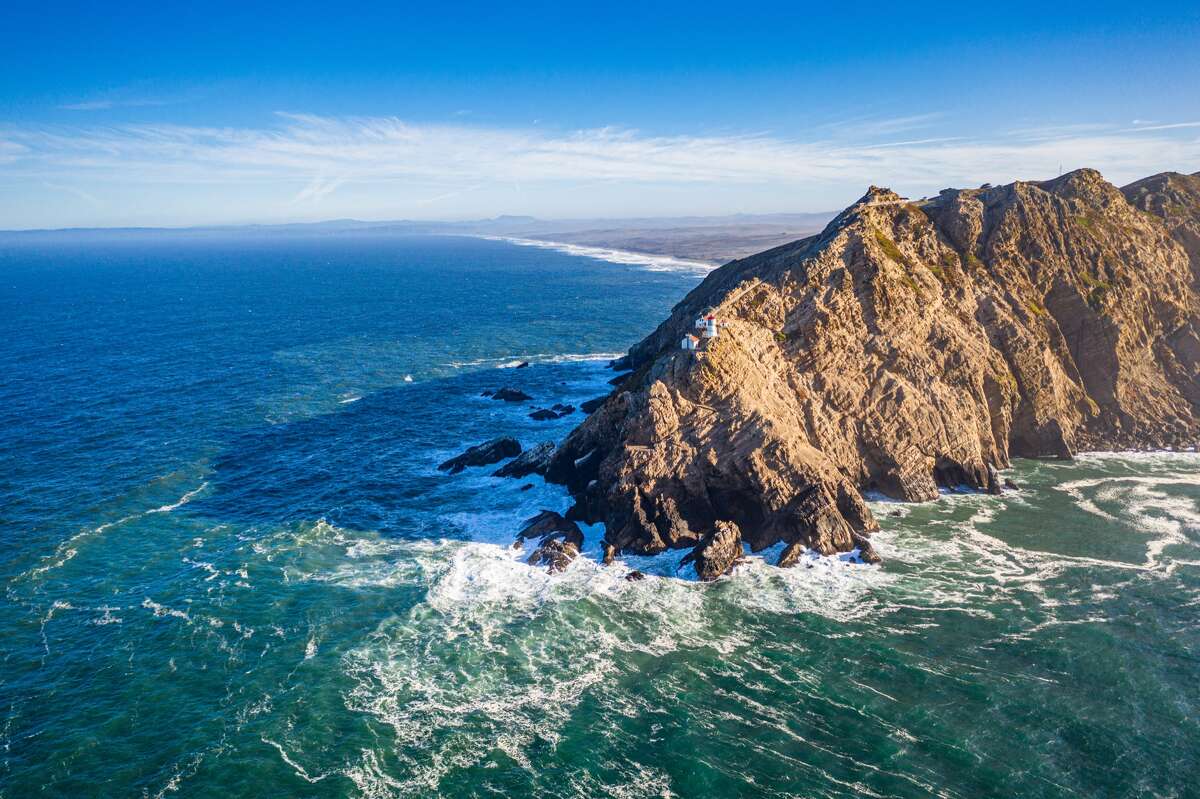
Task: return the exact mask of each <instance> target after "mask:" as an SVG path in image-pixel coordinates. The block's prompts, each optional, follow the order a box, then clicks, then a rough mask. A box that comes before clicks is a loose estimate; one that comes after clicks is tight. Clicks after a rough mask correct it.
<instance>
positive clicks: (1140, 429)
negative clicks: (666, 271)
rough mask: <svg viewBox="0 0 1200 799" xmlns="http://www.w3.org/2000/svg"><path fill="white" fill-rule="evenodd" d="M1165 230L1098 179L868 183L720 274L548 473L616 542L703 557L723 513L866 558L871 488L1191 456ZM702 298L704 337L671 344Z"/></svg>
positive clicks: (1194, 341)
mask: <svg viewBox="0 0 1200 799" xmlns="http://www.w3.org/2000/svg"><path fill="white" fill-rule="evenodd" d="M1135 185H1136V184H1135ZM1126 191H1127V193H1128V188H1127V190H1126ZM1151 206H1153V204H1151ZM1198 214H1200V210H1198ZM1173 235H1175V236H1176V237H1175V238H1173ZM1177 239H1178V234H1177V233H1176V234H1173V233H1172V230H1170V229H1168V225H1167V224H1166V223H1164V221H1163V217H1162V216H1161V215H1156V214H1155V212H1154V209H1153V207H1150V209H1149V210H1148V211H1141V210H1138V209H1137V208H1134V207H1133V206H1132V205H1131V204H1130V202H1129V201H1128V200H1127V199H1126V197H1125V196H1124V195H1123V194H1122V193H1121V191H1118V190H1117V189H1116V188H1115V187H1113V186H1112V185H1110V184H1108V183H1107V182H1105V181H1104V180H1103V179H1102V178H1101V176H1100V175H1099V174H1098V173H1096V172H1094V171H1091V170H1080V171H1078V172H1073V173H1070V174H1067V175H1063V176H1062V177H1060V178H1057V179H1055V180H1052V181H1045V182H1041V183H1032V182H1030V183H1026V182H1019V183H1014V184H1011V185H1008V186H999V187H994V188H985V189H974V190H963V191H958V190H947V191H945V192H942V194H941V195H939V196H938V197H936V198H933V199H931V200H926V201H922V202H919V203H911V202H907V201H905V200H902V199H901V198H899V197H897V196H896V195H895V194H893V193H892V192H890V191H887V190H886V189H875V188H873V189H872V190H871V191H870V192H868V194H867V195H866V196H865V197H863V198H862V200H860V201H859V202H858V203H856V204H855V205H854V206H852V207H850V208H849V209H847V210H846V211H845V212H843V213H842V214H841V215H839V216H838V217H837V218H836V219H835V220H834V221H833V222H831V223H830V225H829V227H828V228H826V230H825V231H824V232H822V233H821V234H820V235H818V236H814V237H812V238H809V239H804V240H802V241H797V242H795V243H793V244H789V245H785V246H783V247H779V248H777V249H774V250H770V251H768V252H765V253H762V254H760V255H757V256H753V257H751V258H746V259H743V260H740V261H734V262H732V263H730V264H727V265H726V266H724V267H722V268H721V269H718V270H716V271H715V272H713V273H712V274H710V275H709V276H708V278H706V279H705V280H704V282H703V283H702V284H701V285H700V286H698V287H697V288H696V289H695V290H694V291H692V292H691V294H689V295H688V297H686V298H685V299H684V300H683V301H682V302H681V303H680V304H679V305H678V306H676V308H675V309H674V311H673V313H672V315H671V317H670V318H669V319H667V320H666V321H665V322H663V324H662V325H660V326H659V328H658V329H657V330H656V331H655V332H654V333H652V334H651V335H650V336H648V337H647V338H646V339H645V340H643V341H642V342H641V343H640V344H638V345H637V346H635V347H634V348H633V349H632V350H630V352H629V355H628V356H627V360H625V361H623V362H622V366H629V367H631V369H632V371H630V372H629V373H627V374H625V375H623V379H622V381H621V382H620V384H619V385H618V386H617V389H616V391H615V392H614V393H613V395H612V396H611V397H610V398H608V399H607V400H605V401H603V402H601V403H598V404H597V405H593V406H587V408H588V409H590V412H591V415H590V416H589V417H588V419H587V420H585V421H584V423H583V424H581V425H580V426H579V427H578V428H576V430H575V431H574V432H573V433H571V435H570V436H569V437H568V438H567V440H566V441H565V442H564V443H563V444H562V446H561V447H560V448H559V449H558V451H557V452H556V454H555V456H554V458H553V459H552V461H551V463H550V467H549V469H548V471H547V479H549V480H551V481H553V482H559V483H563V484H565V485H566V486H567V487H568V489H569V490H570V491H571V493H572V494H573V495H574V497H575V505H574V506H573V507H572V508H571V509H570V511H568V513H567V516H568V517H569V518H572V519H576V520H579V521H583V522H587V523H599V522H602V523H604V525H605V528H606V533H605V540H606V543H607V544H608V547H607V548H606V551H607V549H609V548H611V551H612V552H613V553H616V552H619V551H622V550H625V551H630V552H635V553H647V554H649V553H656V552H661V551H663V550H665V549H668V548H682V547H694V546H696V545H697V544H698V543H700V542H701V541H702V540H706V537H707V536H709V535H710V534H711V533H712V531H714V530H715V529H716V525H717V522H718V521H722V520H724V521H728V522H731V523H733V524H734V525H736V527H737V528H738V529H739V530H740V535H741V538H742V539H744V540H745V541H746V543H747V544H749V545H750V547H751V548H752V549H753V550H756V551H757V550H760V549H762V548H764V547H767V546H771V545H773V544H776V543H779V542H783V543H785V544H787V545H789V547H790V545H795V547H796V548H797V549H795V551H797V552H799V551H803V547H808V548H810V549H813V550H817V551H819V552H821V553H825V554H829V553H833V552H838V551H841V552H846V551H850V550H852V549H854V548H856V547H857V548H859V549H860V551H863V552H864V559H871V558H874V557H875V556H874V552H873V551H872V550H870V548H869V541H868V540H867V536H868V535H869V534H870V532H871V531H872V530H874V529H875V528H876V523H875V520H874V519H873V518H872V515H871V513H870V511H869V509H868V508H867V507H866V505H865V503H864V502H863V499H862V493H863V492H864V491H877V492H880V493H882V494H885V495H887V496H891V497H894V498H897V499H902V500H909V501H924V500H931V499H934V498H936V497H937V492H938V488H939V486H941V487H949V488H954V487H958V486H967V487H971V488H975V489H980V490H985V491H992V492H995V491H999V490H1000V489H1001V484H1000V479H999V476H998V474H997V473H996V470H997V469H998V468H1004V467H1005V466H1007V465H1008V463H1009V458H1010V457H1011V456H1014V455H1020V456H1032V457H1063V458H1067V457H1071V455H1072V453H1074V452H1076V451H1080V450H1098V449H1126V448H1145V447H1181V446H1194V445H1196V444H1197V442H1198V441H1200V421H1198V414H1200V338H1198V337H1197V333H1196V331H1197V329H1198V327H1200V322H1198V321H1197V320H1198V316H1200V304H1198V301H1197V293H1196V287H1195V285H1194V275H1193V273H1192V265H1191V262H1190V260H1189V256H1188V252H1187V251H1185V248H1184V246H1182V245H1181V244H1180V241H1179V240H1177ZM709 309H711V310H712V312H713V313H714V314H715V315H716V316H717V318H718V319H719V320H720V321H721V322H722V323H724V325H725V326H724V327H723V328H722V329H721V330H720V333H719V335H718V337H717V338H716V339H713V340H712V341H711V342H709V343H708V344H707V345H706V347H705V348H704V349H702V350H700V351H697V352H691V351H683V350H681V349H679V340H680V338H681V337H682V336H683V335H684V334H685V333H687V332H690V331H691V329H692V327H693V323H694V321H695V319H696V317H697V316H698V315H700V314H701V313H703V312H705V311H708V310H709ZM863 542H867V548H866V549H864V547H863Z"/></svg>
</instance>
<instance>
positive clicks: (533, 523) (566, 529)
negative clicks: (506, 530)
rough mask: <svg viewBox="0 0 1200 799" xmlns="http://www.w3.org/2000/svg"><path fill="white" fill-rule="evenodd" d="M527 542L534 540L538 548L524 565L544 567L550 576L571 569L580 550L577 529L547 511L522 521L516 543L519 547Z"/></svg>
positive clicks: (560, 515)
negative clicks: (523, 542)
mask: <svg viewBox="0 0 1200 799" xmlns="http://www.w3.org/2000/svg"><path fill="white" fill-rule="evenodd" d="M530 538H537V539H538V545H537V547H536V548H535V549H534V550H533V553H532V554H531V555H530V556H529V558H528V559H527V560H526V563H529V564H530V565H532V566H547V567H549V570H550V571H551V572H552V573H553V572H560V571H562V570H563V569H565V568H567V566H569V565H571V561H573V560H574V559H575V558H576V557H577V556H578V555H579V550H580V549H581V548H582V547H583V532H582V531H581V530H580V529H579V525H577V524H575V522H572V521H569V520H568V519H565V518H563V516H562V514H559V513H555V512H554V511H549V510H544V511H542V512H541V513H539V514H538V515H536V516H533V517H531V518H529V519H526V520H525V526H524V527H522V528H521V531H520V532H519V533H517V539H516V540H517V542H518V543H519V542H521V541H525V540H527V539H530Z"/></svg>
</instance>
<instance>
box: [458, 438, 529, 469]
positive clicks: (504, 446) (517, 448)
mask: <svg viewBox="0 0 1200 799" xmlns="http://www.w3.org/2000/svg"><path fill="white" fill-rule="evenodd" d="M520 454H521V444H520V443H519V442H518V441H517V440H516V439H515V438H511V437H509V436H502V437H500V438H493V439H492V440H491V441H485V442H484V443H482V444H477V445H476V446H474V447H471V448H470V449H468V450H467V451H466V452H464V453H463V454H461V455H457V456H455V457H453V458H451V459H450V460H448V461H446V462H445V463H442V464H440V465H439V466H438V469H439V470H440V471H443V472H450V474H458V473H459V472H461V471H462V470H463V469H465V468H467V467H468V466H487V465H488V464H490V463H496V462H497V461H502V460H504V459H505V458H511V457H514V456H516V455H520Z"/></svg>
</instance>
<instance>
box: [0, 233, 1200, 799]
mask: <svg viewBox="0 0 1200 799" xmlns="http://www.w3.org/2000/svg"><path fill="white" fill-rule="evenodd" d="M526 244H527V243H521V242H506V241H499V240H480V239H470V238H456V237H441V238H401V237H390V236H386V235H378V234H369V233H353V234H339V235H328V236H323V237H317V236H312V237H309V236H302V235H273V236H269V235H261V236H256V235H250V234H244V235H238V236H232V235H227V234H216V233H214V234H208V235H200V234H186V233H176V234H159V235H149V234H146V235H141V236H137V235H131V236H128V237H105V238H100V237H95V238H87V237H85V236H82V235H81V236H74V237H72V236H64V237H61V238H53V237H28V238H19V237H18V238H9V239H6V240H5V241H4V242H3V243H2V244H0V320H2V321H0V325H2V327H0V331H2V332H3V338H2V339H0V581H2V582H3V585H4V602H3V603H0V710H2V712H3V716H2V718H0V797H4V799H19V798H22V797H31V796H47V797H57V796H62V797H125V796H129V797H207V796H221V797H243V796H244V797H258V796H305V797H359V796H361V797H392V796H396V797H402V796H420V797H435V796H444V797H458V796H464V797H466V796H470V797H475V796H479V797H495V796H504V797H515V796H547V797H575V796H581V797H582V796H587V797H591V796H609V797H735V796H736V797H743V796H745V797H758V796H762V797H835V796H837V797H841V796H888V797H892V796H899V797H926V796H940V797H963V798H964V799H966V798H968V797H970V798H972V799H974V798H976V797H988V796H1005V797H1008V796H1022V797H1026V796H1029V797H1068V796H1089V797H1090V796H1106V797H1117V796H1122V797H1123V796H1131V797H1132V796H1156V797H1189V796H1191V797H1194V796H1200V789H1198V788H1197V784H1198V781H1200V455H1197V454H1196V453H1123V454H1105V455H1082V456H1080V457H1079V458H1077V459H1076V460H1075V461H1074V462H1069V463H1064V462H1051V461H1018V462H1016V463H1015V464H1014V467H1013V468H1012V469H1011V470H1010V471H1009V472H1008V476H1010V477H1011V478H1012V479H1014V480H1015V481H1016V482H1017V483H1018V484H1019V485H1020V487H1021V488H1020V490H1019V491H1017V492H1010V493H1008V494H1005V495H1004V496H1000V497H992V496H985V495H979V494H945V495H944V496H942V498H941V499H939V500H938V501H937V502H933V503H928V504H922V505H904V504H899V503H891V502H887V501H885V500H883V499H882V498H879V499H877V500H876V501H874V502H873V503H872V504H873V509H874V511H875V512H876V514H877V515H878V517H879V519H880V522H881V524H882V527H883V529H882V530H881V532H879V533H878V534H877V535H876V537H875V541H876V542H877V543H876V546H877V549H878V551H879V553H880V554H881V555H882V557H883V558H884V563H883V565H882V566H864V565H861V564H856V563H851V562H848V561H847V560H845V559H843V558H838V557H833V558H813V559H810V560H808V561H806V562H805V563H804V564H803V565H802V566H800V567H797V568H794V569H789V570H780V569H776V568H774V567H772V566H770V565H768V561H764V560H763V559H762V558H758V557H753V558H751V559H750V560H749V561H748V562H747V563H746V564H744V565H743V566H740V567H739V568H738V569H737V571H736V572H735V573H734V574H733V575H732V576H731V577H729V578H726V579H723V580H721V581H718V582H717V583H713V584H701V583H697V582H695V581H693V580H689V579H686V578H685V577H684V576H681V575H680V574H679V573H678V571H677V569H678V562H679V559H680V557H681V556H682V553H673V554H669V555H664V556H660V557H658V558H633V557H628V558H624V559H623V560H621V561H620V562H618V563H616V564H614V565H613V566H611V567H603V566H601V565H599V564H598V562H597V560H596V555H597V553H598V549H599V546H598V543H599V538H600V536H601V535H602V530H600V529H598V528H588V529H586V530H585V532H586V533H587V536H588V542H587V547H586V550H585V554H586V555H588V556H589V557H583V558H580V559H578V560H577V561H576V562H575V563H573V564H572V565H571V567H570V568H569V569H568V570H567V571H566V572H565V573H563V574H557V575H549V574H547V573H546V571H545V570H544V569H539V568H533V567H530V566H527V565H525V564H524V563H523V560H522V553H521V552H518V551H514V550H513V549H511V548H510V547H509V544H510V543H511V541H512V537H513V534H514V532H515V531H516V530H517V529H518V528H519V526H520V522H521V520H522V519H524V518H526V517H528V516H531V515H533V514H534V513H536V512H537V511H538V510H540V509H542V508H547V509H551V510H563V509H565V508H566V507H567V505H568V504H569V500H568V498H567V496H566V495H565V493H564V492H563V490H562V489H561V488H559V487H557V486H547V485H545V484H543V483H542V481H541V480H540V479H538V478H536V477H533V478H531V479H529V480H512V479H501V478H494V477H490V476H489V473H490V469H469V470H467V471H466V472H464V473H462V474H459V475H454V476H450V475H447V474H445V473H442V472H439V471H437V469H436V466H437V464H438V463H440V462H441V461H442V460H444V459H446V458H448V457H450V456H451V455H455V454H457V453H459V452H461V451H462V450H463V449H464V448H465V447H466V446H468V445H471V444H476V443H479V442H481V441H484V440H486V439H489V438H492V437H494V436H498V435H503V434H508V435H513V436H516V437H517V438H518V439H519V440H520V441H521V442H522V443H523V444H525V445H526V446H530V445H532V444H535V443H537V442H539V441H543V440H561V438H562V437H563V436H565V435H566V433H567V432H569V431H570V429H571V428H572V427H573V426H574V425H576V424H578V423H579V422H580V421H581V420H582V418H583V417H582V414H579V413H576V414H573V415H571V416H568V417H566V418H564V419H560V420H555V421H549V422H536V421H533V420H531V419H529V418H528V416H527V414H528V412H529V411H530V410H531V409H532V408H533V407H539V406H543V405H551V404H554V403H558V402H564V403H569V404H574V405H576V406H577V405H579V403H580V402H582V401H583V400H587V399H590V398H593V397H596V396H599V395H601V394H603V393H605V392H606V391H607V390H608V388H609V387H608V386H607V385H606V381H607V380H608V379H609V378H610V377H612V372H610V371H608V370H607V369H606V368H605V363H606V361H607V360H608V359H609V358H611V357H614V356H615V355H617V354H620V353H621V352H622V351H624V350H625V349H626V348H627V347H628V346H630V345H631V344H633V343H634V342H636V341H637V340H639V339H640V338H641V337H642V336H644V335H645V334H646V333H648V332H649V331H650V330H652V329H653V327H654V326H655V325H656V324H657V323H658V322H659V321H660V320H661V319H662V318H664V317H665V316H666V314H667V313H668V311H669V309H670V307H671V306H672V305H673V304H674V303H675V302H677V301H678V300H679V299H681V298H682V297H683V295H684V294H685V293H686V292H687V291H688V290H689V289H690V288H691V287H693V286H694V285H695V284H696V283H697V281H698V280H699V279H700V276H701V275H702V273H703V269H701V268H698V267H697V266H696V265H694V264H688V263H684V262H678V261H673V260H671V259H658V258H650V257H632V256H629V255H628V254H620V253H609V252H605V251H590V250H586V249H582V250H581V249H579V248H573V249H572V248H559V249H555V248H550V247H541V246H525V245H526ZM606 259H607V260H606ZM522 361H528V362H529V363H530V366H529V367H528V368H520V369H518V368H514V367H515V366H516V365H517V364H519V363H520V362H522ZM501 386H513V387H516V388H520V389H522V390H524V391H526V392H528V393H529V394H531V395H533V397H534V402H533V403H530V404H527V405H519V404H509V403H504V402H496V401H492V400H490V399H488V398H486V397H483V396H481V393H482V392H483V391H485V390H488V389H495V388H499V387H501ZM527 483H532V484H533V486H532V488H528V489H526V490H522V488H523V487H524V486H525V485H526V484H527ZM769 554H770V553H768V555H769ZM634 568H636V569H640V570H642V571H644V572H646V573H647V574H649V575H650V577H649V578H648V579H645V580H641V581H637V582H630V581H626V580H625V579H624V575H625V574H626V573H627V572H628V571H629V570H630V569H634Z"/></svg>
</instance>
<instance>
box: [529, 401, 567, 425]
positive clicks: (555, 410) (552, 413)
mask: <svg viewBox="0 0 1200 799" xmlns="http://www.w3.org/2000/svg"><path fill="white" fill-rule="evenodd" d="M571 413H575V406H574V405H563V404H562V403H561V402H559V403H555V404H554V405H552V406H551V407H549V408H538V409H537V410H536V411H533V412H532V413H530V414H529V418H530V419H533V420H535V421H538V422H545V421H549V420H551V419H561V418H562V417H564V416H566V415H568V414H571Z"/></svg>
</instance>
